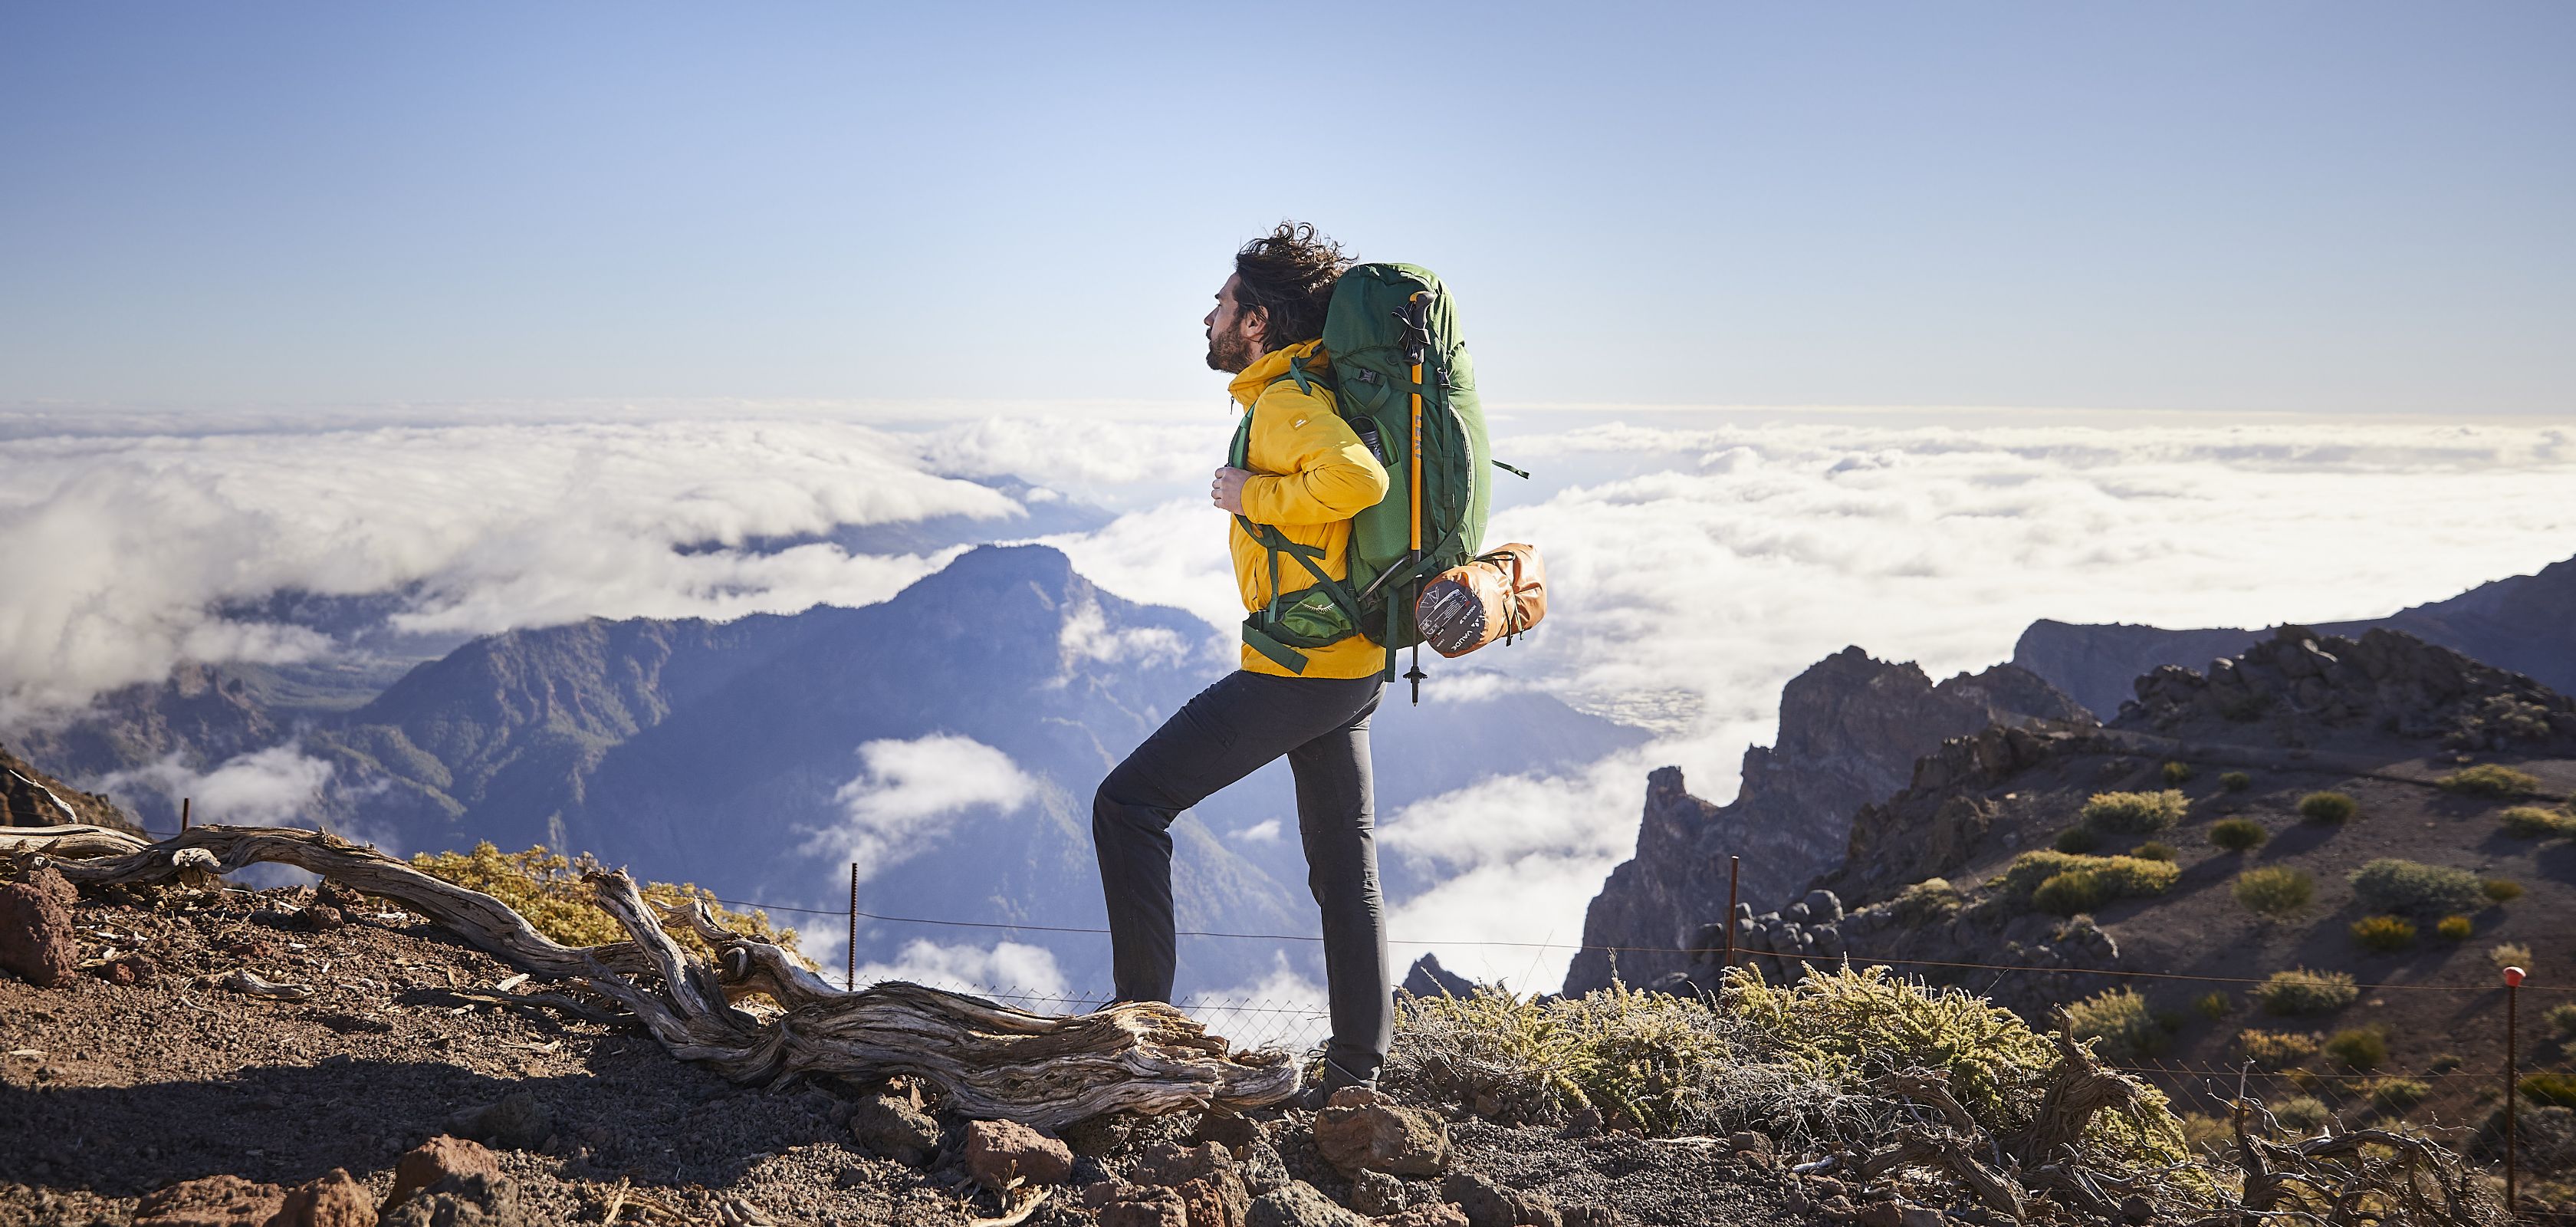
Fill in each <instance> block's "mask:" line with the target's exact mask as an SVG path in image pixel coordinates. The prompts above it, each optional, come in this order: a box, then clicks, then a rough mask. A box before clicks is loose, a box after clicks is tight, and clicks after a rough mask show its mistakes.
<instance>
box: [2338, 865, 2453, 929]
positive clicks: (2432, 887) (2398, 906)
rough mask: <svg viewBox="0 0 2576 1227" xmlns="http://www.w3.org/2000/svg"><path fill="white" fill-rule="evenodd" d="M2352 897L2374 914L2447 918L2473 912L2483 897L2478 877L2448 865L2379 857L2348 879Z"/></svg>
mask: <svg viewBox="0 0 2576 1227" xmlns="http://www.w3.org/2000/svg"><path fill="white" fill-rule="evenodd" d="M2352 893H2353V895H2354V897H2355V898H2358V899H2360V900H2361V905H2362V906H2363V907H2366V908H2369V909H2370V910H2371V911H2374V912H2398V913H2403V914H2406V915H2413V916H2447V915H2450V914H2451V913H2453V912H2466V911H2471V910H2474V909H2475V908H2476V907H2477V906H2478V901H2479V899H2480V898H2482V897H2483V896H2482V895H2481V893H2480V891H2479V889H2478V875H2476V874H2473V873H2470V872H2469V871H2468V870H2465V869H2454V868H2452V867H2450V866H2448V865H2427V864H2425V863H2423V862H2422V861H2409V860H2402V859H2399V858H2397V857H2393V856H2383V857H2380V858H2379V859H2377V860H2374V861H2371V862H2370V863H2368V864H2366V865H2363V866H2362V867H2361V868H2360V869H2358V870H2356V871H2354V873H2353V875H2352Z"/></svg>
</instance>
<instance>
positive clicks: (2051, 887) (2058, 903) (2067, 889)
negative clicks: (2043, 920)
mask: <svg viewBox="0 0 2576 1227" xmlns="http://www.w3.org/2000/svg"><path fill="white" fill-rule="evenodd" d="M2118 895H2119V891H2118V889H2117V888H2116V887H2114V886H2112V885H2111V880H2110V879H2109V878H2106V877H2104V876H2102V875H2101V874H2098V873H2095V872H2093V871H2092V870H2090V869H2069V870H2067V871H2066V872H2064V873H2059V874H2051V875H2049V879H2048V880H2047V881H2045V882H2042V883H2040V884H2039V886H2038V888H2037V889H2035V890H2033V891H2031V892H2030V905H2031V906H2032V907H2035V908H2038V909H2039V910H2041V911H2043V912H2049V913H2052V914H2055V915H2059V916H2073V915H2077V914H2079V913H2083V912H2089V911H2092V910H2093V909H2095V908H2097V907H2100V906H2102V905H2103V904H2105V903H2109V902H2110V901H2111V900H2112V899H2114V898H2117V897H2118Z"/></svg>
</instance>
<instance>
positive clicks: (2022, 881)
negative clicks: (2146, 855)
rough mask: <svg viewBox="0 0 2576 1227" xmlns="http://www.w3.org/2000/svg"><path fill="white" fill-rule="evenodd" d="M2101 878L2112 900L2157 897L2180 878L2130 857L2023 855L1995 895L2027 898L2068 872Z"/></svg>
mask: <svg viewBox="0 0 2576 1227" xmlns="http://www.w3.org/2000/svg"><path fill="white" fill-rule="evenodd" d="M2074 869H2080V870H2084V871H2087V872H2090V873H2094V874H2098V875H2101V876H2102V877H2104V878H2106V879H2108V880H2109V881H2110V883H2111V887H2112V890H2113V893H2114V895H2115V896H2116V897H2120V898H2130V897H2135V896H2140V895H2159V894H2163V893H2164V892H2165V891H2166V890H2167V889H2169V888H2171V887H2172V886H2173V884H2174V883H2175V882H2176V881H2178V880H2180V879H2181V877H2182V869H2181V868H2180V867H2179V866H2176V865H2172V864H2168V863H2166V862H2163V861H2142V860H2139V859H2138V858H2136V857H2134V856H2080V855H2077V854H2074V853H2070V852H2024V853H2022V854H2021V855H2020V856H2016V857H2014V858H2013V861H2012V864H2010V865H2008V866H2005V868H2004V871H2003V873H2002V874H2000V875H1998V877H1997V878H1996V883H1997V888H1998V891H1999V893H2001V894H2004V895H2008V896H2012V897H2015V898H2022V899H2027V898H2029V897H2030V895H2031V892H2033V891H2036V890H2038V889H2039V884H2040V883H2042V882H2045V881H2047V880H2049V879H2050V878H2053V877H2056V876H2057V875H2059V874H2061V873H2065V872H2067V871H2068V870H2074Z"/></svg>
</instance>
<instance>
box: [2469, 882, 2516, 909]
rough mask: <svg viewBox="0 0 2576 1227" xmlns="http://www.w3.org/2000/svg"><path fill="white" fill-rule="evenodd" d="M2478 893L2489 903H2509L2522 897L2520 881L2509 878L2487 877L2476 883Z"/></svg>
mask: <svg viewBox="0 0 2576 1227" xmlns="http://www.w3.org/2000/svg"><path fill="white" fill-rule="evenodd" d="M2478 893H2479V894H2481V895H2485V896H2486V897H2487V901H2488V902H2490V903H2511V902H2513V901H2514V900H2516V899H2519V898H2521V897H2522V883H2520V882H2516V881H2514V880H2513V879H2511V878H2487V879H2484V880H2482V881H2480V882H2479V883H2478Z"/></svg>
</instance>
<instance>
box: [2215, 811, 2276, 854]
mask: <svg viewBox="0 0 2576 1227" xmlns="http://www.w3.org/2000/svg"><path fill="white" fill-rule="evenodd" d="M2271 837H2272V833H2271V832H2269V831H2266V830H2264V829H2263V824H2262V823H2259V822H2256V821H2254V820H2253V819H2251V818H2221V819H2219V820H2218V821H2216V822H2213V823H2211V824H2209V842H2211V843H2213V844H2216V845H2217V846H2219V847H2221V848H2224V849H2226V850H2227V851H2230V852H2246V851H2250V850H2252V849H2255V848H2259V847H2262V846H2263V841H2264V840H2267V839H2270V838H2271Z"/></svg>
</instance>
